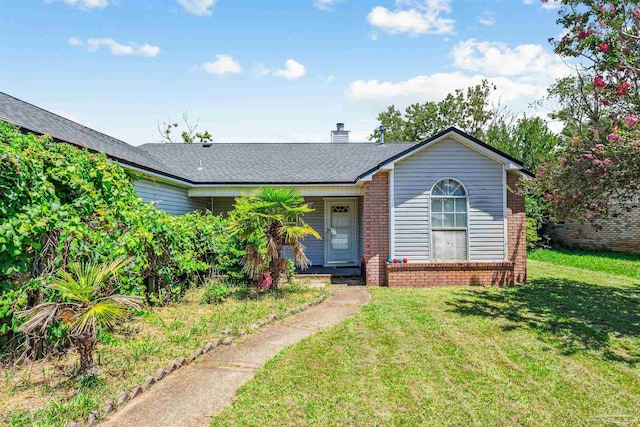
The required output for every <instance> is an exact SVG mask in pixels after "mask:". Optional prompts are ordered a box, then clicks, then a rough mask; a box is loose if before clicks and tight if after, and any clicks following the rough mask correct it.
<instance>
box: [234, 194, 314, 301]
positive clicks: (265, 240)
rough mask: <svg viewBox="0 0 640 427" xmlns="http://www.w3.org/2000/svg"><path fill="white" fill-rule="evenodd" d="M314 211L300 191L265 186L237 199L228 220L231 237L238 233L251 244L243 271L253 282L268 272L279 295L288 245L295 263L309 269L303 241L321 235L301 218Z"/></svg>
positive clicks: (285, 269)
mask: <svg viewBox="0 0 640 427" xmlns="http://www.w3.org/2000/svg"><path fill="white" fill-rule="evenodd" d="M309 212H313V209H311V208H310V207H308V206H307V204H306V203H304V199H303V198H302V196H301V195H300V192H299V191H297V190H296V189H293V188H271V187H264V188H260V189H258V190H256V191H254V192H253V193H252V194H250V195H242V196H241V197H239V198H237V199H236V204H235V210H234V211H233V212H232V213H231V215H230V217H229V228H230V230H231V232H232V234H236V233H237V234H239V235H240V236H241V237H242V238H244V239H246V240H247V241H248V242H250V243H249V244H248V245H247V248H246V255H245V257H244V258H243V264H244V270H245V272H246V273H247V274H248V275H249V276H250V277H251V278H253V279H256V278H258V277H259V276H260V275H262V274H263V273H264V271H265V270H267V271H268V272H269V274H270V276H271V289H272V290H273V291H274V292H276V291H277V290H278V283H279V282H280V276H281V274H282V273H283V272H285V271H287V270H288V264H287V260H286V259H284V258H283V257H282V249H283V248H284V246H285V245H288V246H292V247H293V262H294V264H295V265H296V266H297V267H300V268H302V269H306V268H308V267H309V265H310V264H311V263H310V261H309V258H307V256H306V255H305V253H304V249H305V247H304V245H303V244H302V243H301V242H300V239H302V238H304V237H306V236H309V235H310V236H314V237H316V238H317V239H320V235H319V234H318V233H317V232H316V231H315V230H314V229H313V228H312V227H311V226H310V225H308V224H306V223H305V222H304V221H302V219H301V216H302V215H304V214H306V213H309Z"/></svg>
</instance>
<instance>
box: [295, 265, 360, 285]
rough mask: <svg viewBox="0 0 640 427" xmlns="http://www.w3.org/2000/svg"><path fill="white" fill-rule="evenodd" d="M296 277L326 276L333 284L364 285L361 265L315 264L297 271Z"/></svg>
mask: <svg viewBox="0 0 640 427" xmlns="http://www.w3.org/2000/svg"><path fill="white" fill-rule="evenodd" d="M295 278H296V279H315V278H326V279H330V280H331V284H333V285H340V284H345V285H363V284H364V282H363V281H362V277H361V272H360V267H322V266H313V267H309V268H308V269H307V270H304V271H300V270H297V271H296V275H295Z"/></svg>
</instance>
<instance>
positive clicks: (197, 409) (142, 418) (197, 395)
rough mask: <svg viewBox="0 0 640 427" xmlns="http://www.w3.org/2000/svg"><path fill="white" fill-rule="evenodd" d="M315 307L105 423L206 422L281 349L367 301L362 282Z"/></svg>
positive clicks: (162, 386)
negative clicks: (360, 284)
mask: <svg viewBox="0 0 640 427" xmlns="http://www.w3.org/2000/svg"><path fill="white" fill-rule="evenodd" d="M332 291H333V293H334V295H333V296H332V297H330V298H329V299H327V300H326V301H325V302H323V303H322V304H320V305H318V306H314V307H312V308H310V309H308V310H305V311H303V312H301V313H298V314H295V315H293V316H290V317H287V318H286V319H284V320H283V321H280V322H276V323H272V324H269V325H267V326H265V327H263V328H261V329H260V330H259V331H258V332H257V333H255V334H251V335H248V336H246V337H245V338H244V339H243V340H241V341H239V342H238V343H237V344H236V343H234V344H232V345H230V346H229V347H218V348H217V349H215V350H214V351H212V352H210V353H207V354H205V355H204V356H202V357H201V358H200V359H199V361H198V363H193V364H191V365H189V366H187V367H185V368H182V369H180V370H178V371H177V372H175V373H173V374H171V375H170V376H169V377H168V378H165V379H164V380H162V381H160V382H159V383H158V384H156V385H154V386H153V387H151V389H150V390H148V391H145V392H144V393H143V394H142V395H141V396H139V397H137V398H136V399H135V400H133V401H132V402H130V403H129V404H127V405H126V406H125V407H124V408H122V409H121V410H120V411H118V412H116V413H115V414H114V415H113V416H111V417H110V418H108V419H107V420H106V421H105V422H104V423H103V424H101V425H104V426H127V427H135V426H152V427H162V426H171V427H178V426H208V425H209V424H210V418H211V416H212V415H214V414H216V413H218V412H220V411H221V410H222V409H224V408H225V407H227V406H229V405H231V403H232V399H233V397H234V396H235V393H236V390H237V389H238V388H239V387H240V386H241V385H243V384H244V383H246V382H247V381H249V380H250V379H251V378H253V376H254V373H255V371H256V370H257V369H258V368H260V367H261V366H262V365H264V364H265V363H266V362H267V361H268V360H269V359H271V358H272V357H273V356H275V355H276V354H277V353H278V352H280V350H282V349H284V348H285V347H288V346H290V345H292V344H295V343H297V342H298V341H300V340H302V339H304V338H306V337H308V336H309V335H311V334H313V333H314V332H316V331H318V330H319V329H322V328H325V327H327V326H331V325H335V324H337V323H340V322H342V321H343V320H344V319H346V318H347V317H349V316H351V315H352V314H354V313H355V312H357V311H358V310H359V309H360V307H361V306H363V305H364V304H366V303H367V302H368V301H369V293H368V292H367V289H366V288H365V287H364V286H344V285H343V286H333V287H332Z"/></svg>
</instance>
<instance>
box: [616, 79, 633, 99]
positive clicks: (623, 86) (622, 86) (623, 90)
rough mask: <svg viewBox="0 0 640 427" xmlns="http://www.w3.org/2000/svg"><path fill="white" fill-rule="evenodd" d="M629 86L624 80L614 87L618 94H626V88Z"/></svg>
mask: <svg viewBox="0 0 640 427" xmlns="http://www.w3.org/2000/svg"><path fill="white" fill-rule="evenodd" d="M630 87H631V83H629V82H624V83H621V84H619V85H618V87H616V93H617V94H618V96H626V95H627V89H629V88H630Z"/></svg>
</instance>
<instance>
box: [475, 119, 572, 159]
mask: <svg viewBox="0 0 640 427" xmlns="http://www.w3.org/2000/svg"><path fill="white" fill-rule="evenodd" d="M482 139H483V140H484V141H487V143H489V144H491V145H492V146H493V147H495V148H497V149H498V150H501V151H503V152H505V153H507V154H509V155H511V156H513V157H515V158H516V159H518V160H520V161H522V163H523V164H524V167H525V169H527V170H529V171H535V170H537V168H538V166H539V165H541V164H544V163H546V162H547V161H548V160H549V159H550V158H552V157H553V154H554V152H555V151H556V149H557V148H558V146H559V143H560V141H559V140H558V136H557V135H556V134H554V133H553V132H552V131H551V130H550V129H549V127H548V126H547V124H546V122H545V121H544V120H542V119H541V118H539V117H522V118H518V119H516V118H513V119H511V120H500V121H496V122H495V123H493V124H491V125H490V126H489V127H488V128H487V130H486V131H485V132H483V135H482Z"/></svg>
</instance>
